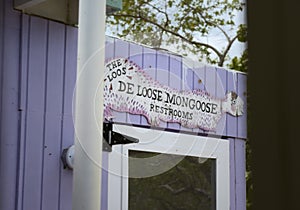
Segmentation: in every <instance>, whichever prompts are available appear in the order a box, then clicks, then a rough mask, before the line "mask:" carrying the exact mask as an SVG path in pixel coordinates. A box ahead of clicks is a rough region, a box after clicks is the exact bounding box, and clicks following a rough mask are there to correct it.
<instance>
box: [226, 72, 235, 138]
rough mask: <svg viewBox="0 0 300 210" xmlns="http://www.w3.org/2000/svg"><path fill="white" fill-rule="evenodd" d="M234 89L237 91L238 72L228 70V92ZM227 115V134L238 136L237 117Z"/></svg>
mask: <svg viewBox="0 0 300 210" xmlns="http://www.w3.org/2000/svg"><path fill="white" fill-rule="evenodd" d="M230 91H234V92H236V93H237V73H235V72H233V71H228V72H227V92H230ZM226 115H227V117H226V118H227V122H226V123H227V136H231V137H236V136H237V117H235V116H232V115H230V114H228V113H227V114H226Z"/></svg>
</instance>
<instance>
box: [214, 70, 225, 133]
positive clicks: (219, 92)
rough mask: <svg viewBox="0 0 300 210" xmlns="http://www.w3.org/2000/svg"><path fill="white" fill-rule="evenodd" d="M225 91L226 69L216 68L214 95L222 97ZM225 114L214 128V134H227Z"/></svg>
mask: <svg viewBox="0 0 300 210" xmlns="http://www.w3.org/2000/svg"><path fill="white" fill-rule="evenodd" d="M226 91H227V71H226V70H225V69H223V68H217V74H216V97H217V98H220V99H224V98H225V95H226ZM226 117H227V115H226V114H223V116H222V118H221V120H220V122H219V123H218V125H217V128H216V134H217V135H220V136H227V134H226V131H227V127H226V126H227V124H226Z"/></svg>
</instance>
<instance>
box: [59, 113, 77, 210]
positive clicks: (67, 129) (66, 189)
mask: <svg viewBox="0 0 300 210" xmlns="http://www.w3.org/2000/svg"><path fill="white" fill-rule="evenodd" d="M61 139H62V143H61V147H62V148H63V149H65V148H68V147H69V146H71V145H73V144H74V125H73V118H72V116H69V115H68V116H64V118H63V125H62V136H61ZM58 161H59V160H58ZM59 162H60V161H59ZM60 177H61V178H60V191H59V192H60V199H59V210H72V189H73V187H72V186H73V173H72V171H71V170H67V169H63V167H62V164H61V162H60Z"/></svg>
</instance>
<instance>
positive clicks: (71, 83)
mask: <svg viewBox="0 0 300 210" xmlns="http://www.w3.org/2000/svg"><path fill="white" fill-rule="evenodd" d="M65 36H66V40H65V41H66V49H65V53H66V54H65V75H64V106H63V113H64V115H69V116H72V115H73V113H72V107H73V100H75V98H74V96H75V92H74V91H75V84H76V69H77V37H78V30H77V28H74V27H71V26H66V35H65Z"/></svg>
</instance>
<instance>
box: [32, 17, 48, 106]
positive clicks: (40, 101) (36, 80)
mask: <svg viewBox="0 0 300 210" xmlns="http://www.w3.org/2000/svg"><path fill="white" fill-rule="evenodd" d="M30 29H31V30H30V38H29V39H30V40H29V42H30V43H29V64H28V68H29V73H28V74H29V80H30V81H29V82H28V109H29V110H30V111H33V112H40V111H44V94H45V72H46V70H45V68H46V48H47V22H46V21H45V20H44V19H41V18H37V17H31V28H30Z"/></svg>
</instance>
